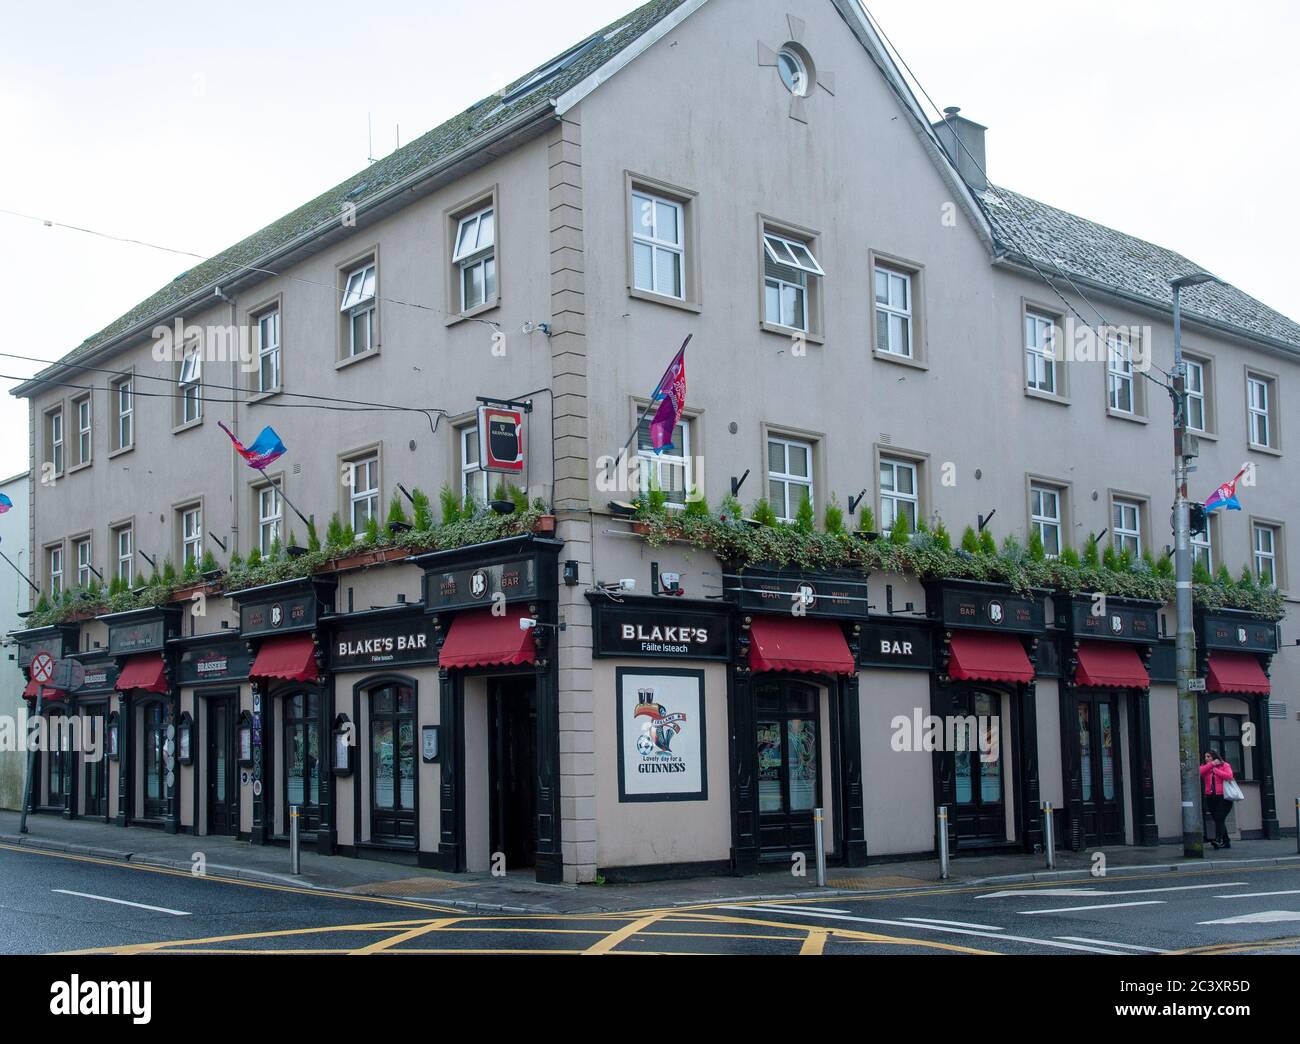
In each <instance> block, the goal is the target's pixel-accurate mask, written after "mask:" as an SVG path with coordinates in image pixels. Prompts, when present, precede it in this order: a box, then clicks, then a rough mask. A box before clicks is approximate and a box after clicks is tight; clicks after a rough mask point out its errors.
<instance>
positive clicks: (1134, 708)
mask: <svg viewBox="0 0 1300 1044" xmlns="http://www.w3.org/2000/svg"><path fill="white" fill-rule="evenodd" d="M1053 601H1054V605H1055V616H1056V621H1055V622H1056V631H1057V633H1056V636H1055V637H1056V641H1057V642H1058V643H1059V648H1060V656H1059V665H1060V674H1059V677H1060V681H1059V689H1058V692H1059V696H1060V722H1061V773H1062V786H1063V795H1064V802H1063V808H1061V809H1060V810H1059V814H1058V816H1057V824H1056V825H1057V835H1056V836H1057V845H1058V847H1061V848H1069V849H1073V850H1074V851H1081V850H1082V849H1085V848H1094V847H1098V846H1102V845H1122V844H1125V843H1126V841H1127V840H1128V839H1129V837H1130V836H1131V838H1132V843H1133V844H1136V845H1155V844H1158V843H1159V836H1158V835H1159V831H1158V829H1157V825H1156V797H1155V778H1154V772H1153V767H1152V742H1151V692H1150V687H1151V683H1152V681H1153V680H1157V681H1158V680H1161V679H1162V678H1163V677H1164V670H1165V665H1166V658H1165V655H1164V652H1163V650H1164V649H1165V648H1166V647H1167V645H1166V643H1163V641H1162V638H1161V635H1160V634H1159V611H1160V608H1161V604H1160V603H1159V602H1152V601H1145V600H1141V599H1132V598H1120V597H1116V596H1102V595H1100V594H1077V593H1069V592H1058V593H1057V594H1056V595H1055V596H1054V599H1053ZM1157 650H1160V651H1159V652H1157ZM1125 745H1127V750H1125ZM1126 795H1127V798H1126ZM1130 827H1131V830H1130Z"/></svg>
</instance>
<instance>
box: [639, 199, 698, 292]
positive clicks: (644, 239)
mask: <svg viewBox="0 0 1300 1044" xmlns="http://www.w3.org/2000/svg"><path fill="white" fill-rule="evenodd" d="M685 217H686V212H685V208H684V207H683V206H682V204H680V203H677V202H675V201H674V200H671V199H665V198H664V197H662V196H656V195H652V194H651V193H649V192H644V191H641V190H639V189H638V190H634V191H633V192H632V284H633V286H635V287H636V289H638V290H644V291H646V292H647V293H651V294H662V295H663V296H664V297H675V298H677V299H679V300H685V298H686V221H685Z"/></svg>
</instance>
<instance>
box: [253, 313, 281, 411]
mask: <svg viewBox="0 0 1300 1044" xmlns="http://www.w3.org/2000/svg"><path fill="white" fill-rule="evenodd" d="M257 390H258V391H259V392H272V391H279V390H280V310H279V309H278V308H274V309H272V310H271V311H269V312H263V313H262V314H261V315H259V316H258V317H257Z"/></svg>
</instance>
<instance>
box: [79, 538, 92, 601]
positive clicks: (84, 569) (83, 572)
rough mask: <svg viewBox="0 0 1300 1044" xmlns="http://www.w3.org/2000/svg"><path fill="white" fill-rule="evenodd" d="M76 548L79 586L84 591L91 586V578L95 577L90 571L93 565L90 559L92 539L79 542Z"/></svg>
mask: <svg viewBox="0 0 1300 1044" xmlns="http://www.w3.org/2000/svg"><path fill="white" fill-rule="evenodd" d="M75 547H76V549H77V586H78V587H79V588H81V589H82V590H83V591H84V590H85V589H86V588H88V587H89V586H90V578H91V576H92V575H93V574H92V573H91V571H90V567H91V565H92V564H93V563H92V562H91V559H90V537H86V538H85V539H83V540H78V541H77V542H76V544H75Z"/></svg>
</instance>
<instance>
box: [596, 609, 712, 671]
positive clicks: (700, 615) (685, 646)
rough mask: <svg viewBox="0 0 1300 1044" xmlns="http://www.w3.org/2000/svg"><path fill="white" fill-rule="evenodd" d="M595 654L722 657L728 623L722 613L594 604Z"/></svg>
mask: <svg viewBox="0 0 1300 1044" xmlns="http://www.w3.org/2000/svg"><path fill="white" fill-rule="evenodd" d="M592 608H593V611H594V616H595V620H594V625H595V627H594V629H595V636H596V648H595V655H597V656H637V657H665V658H669V659H683V660H725V659H728V658H729V656H730V652H731V642H730V626H729V623H728V618H727V617H726V616H724V615H722V614H717V613H705V612H696V611H691V610H677V609H660V608H659V607H658V606H648V607H646V608H641V607H640V606H636V607H632V606H612V605H610V606H607V605H603V604H601V603H599V602H597V603H596V604H595V605H593V607H592Z"/></svg>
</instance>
